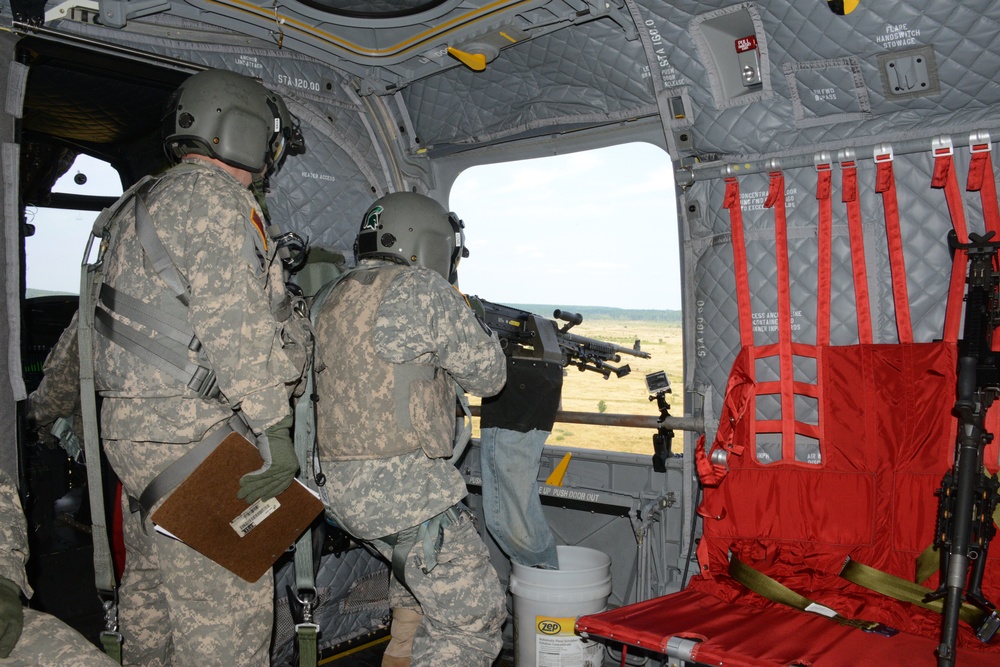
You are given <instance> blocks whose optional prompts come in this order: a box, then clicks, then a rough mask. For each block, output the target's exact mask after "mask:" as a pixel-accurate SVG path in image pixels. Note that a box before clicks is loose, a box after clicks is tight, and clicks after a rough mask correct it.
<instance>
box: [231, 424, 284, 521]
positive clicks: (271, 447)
mask: <svg viewBox="0 0 1000 667" xmlns="http://www.w3.org/2000/svg"><path fill="white" fill-rule="evenodd" d="M291 429H292V416H291V415H289V416H287V417H285V418H284V419H282V420H281V421H280V422H278V423H277V424H275V425H274V426H272V427H271V428H269V429H267V430H266V431H265V432H264V435H262V436H261V437H259V438H257V450H258V451H259V452H260V456H261V458H262V459H264V465H263V466H261V467H260V469H259V470H256V471H254V472H251V473H248V474H246V475H243V478H242V479H240V491H239V493H237V494H236V497H237V498H241V499H242V500H245V501H247V502H248V503H250V504H253V503H255V502H256V501H258V500H261V499H264V500H267V499H269V498H274V497H275V496H276V495H278V494H279V493H281V492H282V491H284V490H285V489H287V488H288V487H289V485H291V483H292V480H293V479H295V473H297V472H298V471H299V459H298V457H297V456H296V455H295V445H294V444H293V443H292V433H291Z"/></svg>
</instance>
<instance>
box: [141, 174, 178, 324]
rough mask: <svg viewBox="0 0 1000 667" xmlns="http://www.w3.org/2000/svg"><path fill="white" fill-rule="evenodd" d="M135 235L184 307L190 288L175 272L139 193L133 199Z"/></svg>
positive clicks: (154, 267) (159, 273)
mask: <svg viewBox="0 0 1000 667" xmlns="http://www.w3.org/2000/svg"><path fill="white" fill-rule="evenodd" d="M135 233H136V236H137V237H138V239H139V243H140V244H141V245H142V249H143V250H144V251H145V253H146V256H147V257H148V258H149V261H150V263H151V264H152V265H153V269H155V270H156V273H157V274H158V275H159V276H160V278H162V279H163V281H164V282H165V283H167V286H168V287H170V291H172V292H173V293H174V296H176V297H177V299H178V300H179V301H180V302H181V303H183V304H184V305H185V306H186V305H188V294H190V292H191V286H190V285H189V284H188V281H187V280H186V279H185V278H184V276H182V275H181V274H180V271H178V270H177V266H176V265H175V264H174V260H173V259H171V257H170V253H169V252H167V249H166V248H165V247H164V245H163V242H162V241H160V237H159V235H158V234H157V233H156V226H155V225H154V224H153V220H152V218H151V217H150V215H149V209H148V208H146V202H145V201H144V200H143V197H142V192H141V191H140V192H139V193H138V194H137V195H136V197H135Z"/></svg>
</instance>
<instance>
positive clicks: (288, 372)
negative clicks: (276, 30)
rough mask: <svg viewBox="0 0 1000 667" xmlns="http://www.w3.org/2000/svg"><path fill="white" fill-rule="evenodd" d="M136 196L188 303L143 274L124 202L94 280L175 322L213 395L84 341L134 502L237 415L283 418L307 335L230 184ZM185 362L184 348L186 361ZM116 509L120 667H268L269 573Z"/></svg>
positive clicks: (109, 448) (242, 196) (109, 438)
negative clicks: (182, 326) (251, 575)
mask: <svg viewBox="0 0 1000 667" xmlns="http://www.w3.org/2000/svg"><path fill="white" fill-rule="evenodd" d="M145 201H146V204H147V206H148V209H149V213H150V215H151V217H152V220H153V221H154V225H155V228H156V233H157V236H158V237H159V239H160V241H161V242H162V244H163V246H164V247H165V248H166V249H167V251H168V253H169V254H170V256H171V259H172V260H173V262H174V264H175V265H176V267H177V270H178V271H179V273H180V274H181V275H182V276H183V277H185V278H186V279H187V281H188V283H189V284H190V294H189V297H188V300H189V307H188V308H186V309H183V308H182V309H179V304H178V302H177V300H176V298H175V297H174V295H173V293H171V292H170V291H169V290H168V289H167V285H166V284H165V283H164V282H163V280H162V279H161V277H160V276H159V275H158V274H157V272H156V270H155V269H153V268H152V267H151V263H150V260H149V259H148V257H147V256H146V254H145V253H144V251H143V249H142V246H141V245H140V242H139V239H138V238H137V235H136V231H135V221H134V218H135V213H134V208H133V207H132V206H130V205H129V206H125V207H123V208H122V210H121V212H120V213H119V214H118V216H119V218H120V219H119V220H117V221H116V222H115V224H113V225H112V231H111V233H110V234H109V237H110V238H109V239H107V240H108V241H109V247H108V250H107V252H106V254H105V283H106V284H108V285H110V286H111V287H113V288H115V289H116V290H118V291H121V292H125V293H127V294H128V295H130V296H132V297H134V298H137V299H139V300H141V301H142V302H144V303H146V304H150V305H153V306H155V307H156V308H159V309H161V310H162V311H164V312H169V313H174V314H175V315H177V314H179V315H181V316H185V317H187V319H188V321H189V322H190V324H191V325H192V328H193V329H194V332H195V335H196V336H197V338H198V339H199V340H200V342H201V344H202V349H203V353H204V356H205V357H206V358H207V360H208V363H209V364H210V366H211V368H212V370H214V372H215V374H216V377H217V380H218V384H219V387H220V388H221V390H222V396H221V397H220V398H218V399H204V398H200V397H199V396H198V395H197V394H195V393H194V392H193V391H191V390H190V389H188V388H187V386H185V384H184V383H182V382H179V381H178V380H175V379H174V378H172V377H171V376H169V375H168V374H166V373H164V372H163V371H162V370H159V369H157V368H156V367H155V366H153V365H151V364H149V363H148V362H146V361H145V360H144V359H142V358H140V357H139V356H136V355H134V354H132V353H131V352H129V351H128V350H126V349H124V348H122V347H119V346H117V345H116V344H114V343H113V342H111V341H110V340H108V339H106V338H104V337H102V336H99V335H96V336H95V374H96V382H97V388H98V391H99V393H100V394H101V396H103V398H104V401H103V406H102V411H101V428H102V433H101V435H102V439H103V440H104V449H105V452H106V453H107V456H108V460H109V461H110V463H111V465H112V467H113V468H114V470H115V472H116V473H117V474H118V477H119V478H120V479H121V481H122V484H123V486H124V488H125V491H126V493H127V495H128V496H132V497H134V498H135V497H138V496H139V495H140V494H141V493H142V491H143V489H145V488H146V485H147V484H148V483H149V482H150V480H152V479H153V478H154V477H155V476H156V475H157V474H158V473H159V472H160V471H162V470H163V469H164V468H166V467H167V466H168V465H170V464H171V463H173V462H174V461H176V460H177V459H178V458H180V457H181V456H182V455H183V454H184V453H186V452H187V451H188V450H190V449H191V448H192V447H194V446H195V445H196V444H197V443H198V442H200V441H201V440H202V439H204V438H205V437H206V436H208V435H210V434H211V433H213V432H214V431H215V430H217V429H219V428H222V427H224V423H225V422H226V421H227V420H228V419H229V418H230V417H232V416H233V415H234V414H235V413H236V412H239V413H240V414H241V415H242V417H243V419H244V420H245V421H246V422H247V423H248V424H249V425H250V426H251V427H252V428H253V429H254V431H255V432H257V433H260V432H262V431H264V430H265V429H266V428H267V427H269V426H271V425H273V424H275V423H276V422H278V421H279V420H281V419H282V418H283V417H285V416H287V415H289V414H290V406H289V396H290V391H291V387H292V386H293V385H294V383H295V382H296V381H297V380H298V379H299V377H300V375H301V369H302V367H303V364H304V361H305V356H306V351H305V347H306V345H305V339H306V336H307V326H306V325H305V324H304V321H303V320H302V319H301V318H295V317H289V312H288V311H289V310H290V304H289V302H288V298H287V296H286V294H285V290H284V283H283V280H282V274H281V266H280V262H277V261H275V248H274V244H273V243H271V242H270V240H269V239H268V237H267V234H266V232H265V229H264V222H263V220H262V218H261V213H260V212H259V209H258V207H257V203H256V201H255V200H254V198H253V196H252V195H251V193H250V192H249V190H247V189H246V188H244V187H243V186H242V185H240V184H239V182H238V181H237V180H236V179H235V178H233V177H232V176H231V175H230V174H228V173H226V172H225V171H223V170H222V169H219V168H218V167H216V166H214V165H212V164H210V163H207V162H204V161H202V160H198V159H188V160H184V161H183V162H182V164H180V165H177V166H175V167H174V168H173V169H171V170H170V171H168V172H167V173H166V174H165V175H164V176H162V177H161V178H160V179H159V180H158V181H157V182H156V183H155V185H154V186H153V187H152V188H151V190H150V191H149V192H148V193H147V194H146V195H145ZM115 317H117V318H119V319H123V318H122V316H121V315H115ZM133 327H134V328H136V329H139V330H142V329H143V327H142V326H141V324H136V323H133ZM148 335H149V336H150V337H151V338H156V337H157V333H156V332H148ZM197 359H198V357H197V356H196V355H195V353H194V352H192V353H191V360H192V361H195V360H197ZM123 503H125V504H126V505H127V499H126V500H123ZM123 510H124V511H123V514H124V516H125V519H124V521H125V525H124V536H125V547H126V570H125V574H124V577H123V580H122V584H121V588H120V594H119V597H120V619H121V627H122V634H123V635H124V638H125V641H124V645H123V653H124V656H123V657H124V662H125V664H126V665H142V666H143V667H156V666H158V665H168V664H173V665H198V666H199V667H203V666H205V665H219V666H220V667H223V666H225V667H234V666H244V665H246V666H257V665H266V664H267V662H268V644H269V641H270V636H271V623H272V588H273V583H272V579H271V576H270V575H269V574H268V575H265V576H263V577H262V578H261V579H260V580H259V581H257V582H256V583H253V584H248V583H246V582H245V581H243V580H242V579H240V578H239V577H237V576H236V575H234V574H232V573H230V572H229V571H228V570H225V569H224V568H222V567H221V566H219V565H217V564H215V563H214V562H212V561H210V560H208V559H206V558H204V557H202V556H201V555H200V554H198V553H197V552H195V551H194V550H192V549H190V548H188V547H186V546H185V545H183V544H181V543H178V542H176V541H174V540H171V539H169V538H167V537H164V536H163V535H161V534H159V533H156V532H155V531H154V529H153V526H152V525H151V523H150V522H149V521H148V520H147V522H146V524H145V525H142V524H141V523H140V518H139V515H138V514H136V513H132V512H130V511H128V507H127V506H126V507H124V508H123Z"/></svg>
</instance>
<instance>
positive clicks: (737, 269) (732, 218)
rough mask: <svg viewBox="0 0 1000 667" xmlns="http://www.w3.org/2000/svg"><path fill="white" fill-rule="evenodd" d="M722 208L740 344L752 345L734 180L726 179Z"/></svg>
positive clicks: (747, 282)
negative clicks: (726, 216)
mask: <svg viewBox="0 0 1000 667" xmlns="http://www.w3.org/2000/svg"><path fill="white" fill-rule="evenodd" d="M723 206H724V207H725V208H727V209H729V229H730V233H731V234H732V238H733V271H734V273H735V276H736V304H737V309H738V310H739V320H740V343H741V344H742V345H743V347H749V346H751V345H753V314H752V312H751V310H750V277H749V274H748V272H747V246H746V241H745V239H744V235H743V208H742V206H741V202H740V185H739V183H738V182H737V181H736V179H735V178H727V179H726V198H725V202H724V203H723Z"/></svg>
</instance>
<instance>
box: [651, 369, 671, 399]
mask: <svg viewBox="0 0 1000 667" xmlns="http://www.w3.org/2000/svg"><path fill="white" fill-rule="evenodd" d="M646 389H648V390H649V393H650V394H653V395H654V396H658V395H660V394H669V393H670V378H668V377H667V372H666V371H656V372H655V373H648V374H647V375H646ZM650 400H652V399H650Z"/></svg>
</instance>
